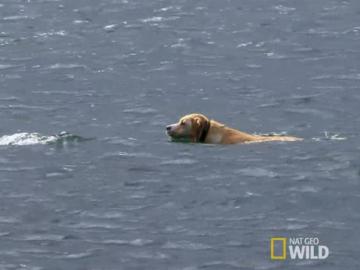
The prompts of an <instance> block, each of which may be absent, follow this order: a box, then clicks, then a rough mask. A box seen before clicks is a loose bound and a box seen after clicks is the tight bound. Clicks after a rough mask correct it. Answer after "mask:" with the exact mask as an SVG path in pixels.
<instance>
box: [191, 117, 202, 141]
mask: <svg viewBox="0 0 360 270" xmlns="http://www.w3.org/2000/svg"><path fill="white" fill-rule="evenodd" d="M192 125H193V126H192V132H193V134H192V135H193V136H192V137H193V142H198V141H199V140H200V136H201V134H202V131H203V129H204V127H205V120H204V119H202V118H201V117H195V118H194V119H193V121H192Z"/></svg>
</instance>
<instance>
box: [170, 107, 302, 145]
mask: <svg viewBox="0 0 360 270" xmlns="http://www.w3.org/2000/svg"><path fill="white" fill-rule="evenodd" d="M166 133H167V135H168V136H170V138H171V139H172V140H173V141H181V142H193V143H213V144H214V143H215V144H234V143H253V142H269V141H282V142H292V141H299V140H302V139H301V138H297V137H292V136H281V135H253V134H248V133H245V132H242V131H239V130H236V129H233V128H230V127H227V126H225V125H224V124H222V123H219V122H217V121H215V120H212V119H211V120H210V119H208V118H207V117H206V116H205V115H202V114H199V113H192V114H188V115H185V116H183V117H181V118H180V120H179V122H177V123H175V124H172V125H168V126H167V127H166Z"/></svg>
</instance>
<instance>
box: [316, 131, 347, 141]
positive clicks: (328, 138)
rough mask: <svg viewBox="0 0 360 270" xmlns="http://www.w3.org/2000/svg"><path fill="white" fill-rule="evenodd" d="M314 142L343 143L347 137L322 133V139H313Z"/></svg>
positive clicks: (326, 132)
mask: <svg viewBox="0 0 360 270" xmlns="http://www.w3.org/2000/svg"><path fill="white" fill-rule="evenodd" d="M312 139H313V140H314V141H317V142H318V141H345V140H347V137H344V136H342V135H340V134H337V133H334V134H331V133H330V132H328V131H324V137H314V138H312Z"/></svg>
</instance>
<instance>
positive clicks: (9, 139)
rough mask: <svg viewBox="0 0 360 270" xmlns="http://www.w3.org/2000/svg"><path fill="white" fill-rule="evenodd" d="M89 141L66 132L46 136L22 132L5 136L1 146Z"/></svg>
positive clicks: (1, 139)
mask: <svg viewBox="0 0 360 270" xmlns="http://www.w3.org/2000/svg"><path fill="white" fill-rule="evenodd" d="M84 140H89V139H86V138H83V137H80V136H77V135H73V134H71V133H68V132H66V131H62V132H60V133H59V134H57V135H50V136H45V135H41V134H39V133H36V132H32V133H29V132H20V133H15V134H12V135H3V136H1V137H0V146H3V145H36V144H54V143H67V142H80V141H84Z"/></svg>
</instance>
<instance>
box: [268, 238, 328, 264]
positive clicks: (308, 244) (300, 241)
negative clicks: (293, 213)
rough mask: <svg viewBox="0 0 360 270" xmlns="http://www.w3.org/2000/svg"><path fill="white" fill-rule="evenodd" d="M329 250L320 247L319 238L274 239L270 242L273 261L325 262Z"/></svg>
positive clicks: (322, 246)
mask: <svg viewBox="0 0 360 270" xmlns="http://www.w3.org/2000/svg"><path fill="white" fill-rule="evenodd" d="M327 257H329V248H328V247H327V246H325V245H320V240H319V238H317V237H289V238H286V237H272V238H271V240H270V258H271V260H286V259H290V260H325V259H326V258H327Z"/></svg>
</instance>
